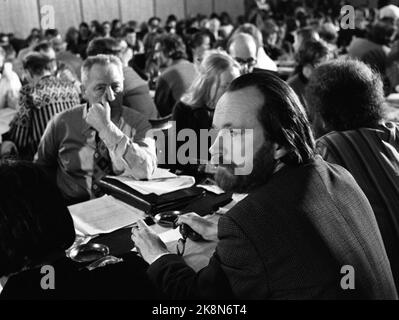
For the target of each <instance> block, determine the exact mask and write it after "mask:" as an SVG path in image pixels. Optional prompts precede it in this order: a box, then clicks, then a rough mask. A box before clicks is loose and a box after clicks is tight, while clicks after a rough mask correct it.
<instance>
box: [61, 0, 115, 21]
mask: <svg viewBox="0 0 399 320" xmlns="http://www.w3.org/2000/svg"><path fill="white" fill-rule="evenodd" d="M63 1H69V0H63ZM81 1H82V7H83V16H84V20H85V21H86V22H87V23H90V21H92V20H98V21H100V22H102V21H105V20H108V21H112V20H114V19H119V6H118V0H81Z"/></svg>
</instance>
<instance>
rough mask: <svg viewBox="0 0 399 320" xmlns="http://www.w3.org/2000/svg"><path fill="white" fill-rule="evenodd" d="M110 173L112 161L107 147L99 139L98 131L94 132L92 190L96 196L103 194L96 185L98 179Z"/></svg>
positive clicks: (111, 171) (111, 172)
mask: <svg viewBox="0 0 399 320" xmlns="http://www.w3.org/2000/svg"><path fill="white" fill-rule="evenodd" d="M112 174H113V170H112V161H111V157H110V155H109V151H108V148H107V146H106V145H105V143H104V141H102V140H101V139H100V137H99V136H98V133H96V151H95V152H94V163H93V177H92V192H93V195H94V196H95V197H96V198H98V197H102V196H103V195H104V193H103V192H102V191H101V188H100V187H99V185H98V183H99V181H100V180H101V179H102V178H104V177H105V176H107V175H112Z"/></svg>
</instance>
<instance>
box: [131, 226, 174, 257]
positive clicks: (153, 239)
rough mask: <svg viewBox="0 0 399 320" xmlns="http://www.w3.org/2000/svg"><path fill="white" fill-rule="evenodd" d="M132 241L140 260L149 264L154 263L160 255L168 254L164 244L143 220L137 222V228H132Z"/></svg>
mask: <svg viewBox="0 0 399 320" xmlns="http://www.w3.org/2000/svg"><path fill="white" fill-rule="evenodd" d="M132 240H133V242H134V244H135V246H136V248H137V250H138V251H139V253H140V255H141V256H142V258H143V259H144V260H145V261H147V262H148V263H149V264H152V263H153V262H155V260H156V259H157V258H158V257H159V256H160V255H162V254H168V253H170V252H169V251H168V249H167V248H166V245H165V243H163V242H162V240H161V239H160V238H159V237H158V236H157V235H156V234H155V233H154V232H153V231H152V230H151V229H150V228H149V227H148V226H147V224H146V223H145V222H144V221H143V220H139V221H137V227H135V228H132Z"/></svg>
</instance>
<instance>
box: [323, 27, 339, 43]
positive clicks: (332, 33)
mask: <svg viewBox="0 0 399 320" xmlns="http://www.w3.org/2000/svg"><path fill="white" fill-rule="evenodd" d="M319 34H320V38H322V39H323V40H325V41H326V42H328V43H335V42H336V41H337V39H338V31H337V30H336V29H335V26H334V24H333V23H331V22H326V23H324V24H323V25H322V26H321V27H320V29H319Z"/></svg>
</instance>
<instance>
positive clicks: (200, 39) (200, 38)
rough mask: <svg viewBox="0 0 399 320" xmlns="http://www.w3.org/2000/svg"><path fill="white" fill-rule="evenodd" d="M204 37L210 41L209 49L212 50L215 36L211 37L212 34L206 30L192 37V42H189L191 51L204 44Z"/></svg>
mask: <svg viewBox="0 0 399 320" xmlns="http://www.w3.org/2000/svg"><path fill="white" fill-rule="evenodd" d="M206 37H208V38H209V39H210V45H211V48H213V46H214V44H215V36H214V35H213V33H212V32H210V31H209V30H207V29H206V30H201V31H199V32H197V33H195V34H194V35H193V36H192V40H191V41H190V47H191V48H192V49H195V48H198V47H199V46H201V45H202V44H203V43H204V39H205V38H206Z"/></svg>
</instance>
